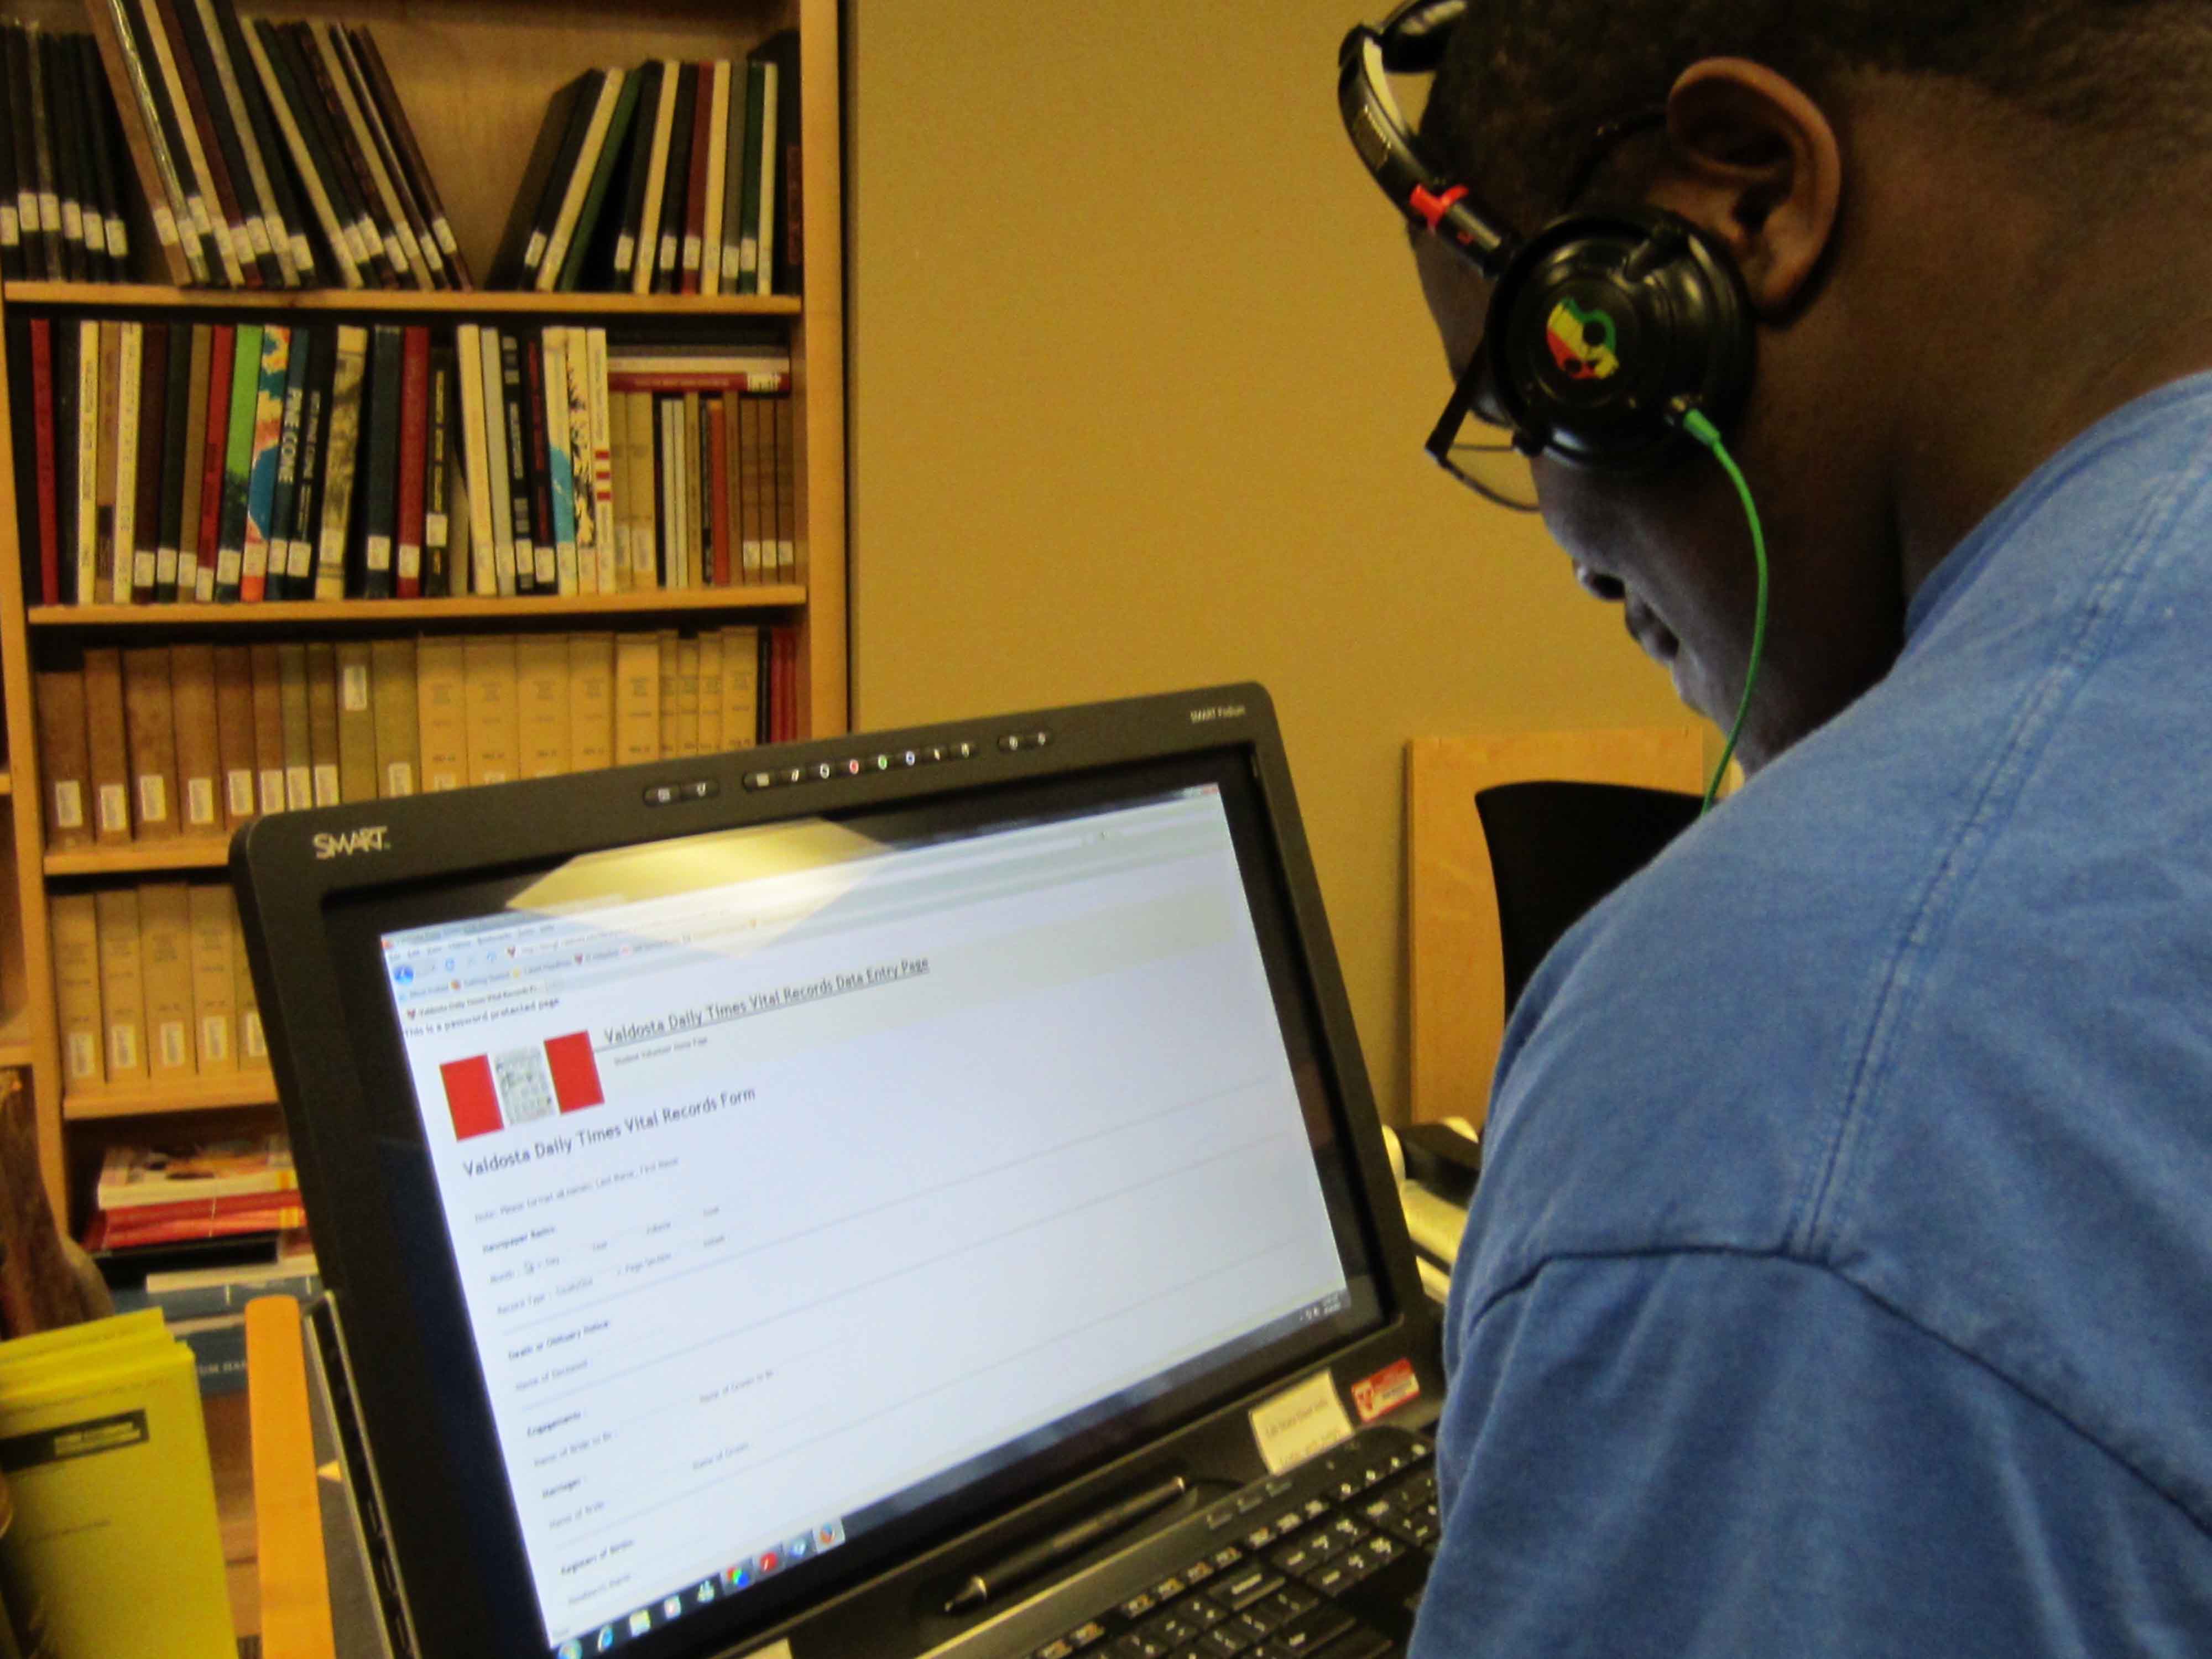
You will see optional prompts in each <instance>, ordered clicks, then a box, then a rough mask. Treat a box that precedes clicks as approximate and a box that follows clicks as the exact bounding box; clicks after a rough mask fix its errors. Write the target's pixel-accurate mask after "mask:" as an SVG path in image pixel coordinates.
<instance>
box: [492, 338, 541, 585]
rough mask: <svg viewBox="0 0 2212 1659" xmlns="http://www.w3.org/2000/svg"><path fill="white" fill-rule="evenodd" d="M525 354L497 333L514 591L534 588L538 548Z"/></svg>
mask: <svg viewBox="0 0 2212 1659" xmlns="http://www.w3.org/2000/svg"><path fill="white" fill-rule="evenodd" d="M527 355H528V354H526V352H525V351H524V350H523V349H522V342H521V339H520V337H518V336H517V335H515V334H513V333H512V332H507V331H502V332H501V335H500V337H499V394H500V403H501V410H502V413H503V415H504V416H505V419H506V422H507V495H508V500H507V513H508V520H509V522H510V524H511V525H512V526H513V537H514V591H515V592H518V593H534V592H537V591H538V551H537V544H536V539H535V538H534V536H533V535H532V529H533V526H532V520H531V509H532V489H531V477H530V402H529V397H528V392H527V390H526V386H525V381H524V374H523V363H524V360H525V358H526V356H527Z"/></svg>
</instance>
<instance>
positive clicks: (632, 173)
mask: <svg viewBox="0 0 2212 1659" xmlns="http://www.w3.org/2000/svg"><path fill="white" fill-rule="evenodd" d="M635 79H636V81H637V107H636V108H635V111H633V112H632V113H631V116H630V125H629V136H628V139H627V143H626V146H625V147H626V149H627V151H628V155H627V157H626V159H625V161H624V163H623V167H624V172H623V194H622V202H621V205H620V208H619V216H618V217H617V220H616V222H615V238H614V247H613V251H612V252H611V255H610V256H609V260H608V267H609V280H610V283H611V287H612V288H613V289H614V291H615V292H616V293H617V294H627V293H629V292H630V291H631V289H632V288H633V285H634V279H635V276H636V271H637V252H638V249H639V247H640V246H642V226H643V222H644V218H645V198H646V190H647V184H648V183H649V174H650V170H651V169H650V161H651V155H652V150H653V137H654V135H655V134H656V133H657V132H659V129H660V104H661V99H662V95H663V94H662V76H661V65H660V60H659V59H658V58H654V59H650V60H648V61H647V62H646V63H644V64H640V65H639V67H638V70H637V74H636V76H635Z"/></svg>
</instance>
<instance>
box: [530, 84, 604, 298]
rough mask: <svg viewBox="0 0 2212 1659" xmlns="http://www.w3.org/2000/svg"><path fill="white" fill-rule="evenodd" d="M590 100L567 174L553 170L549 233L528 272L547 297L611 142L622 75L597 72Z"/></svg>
mask: <svg viewBox="0 0 2212 1659" xmlns="http://www.w3.org/2000/svg"><path fill="white" fill-rule="evenodd" d="M599 74H600V76H601V77H602V78H601V79H600V80H599V82H597V84H596V87H595V88H594V92H593V95H592V100H591V112H590V116H589V118H588V120H587V122H586V125H585V128H584V131H583V137H582V140H581V142H580V143H579V144H578V146H577V148H576V149H575V152H574V155H568V156H566V157H564V159H565V160H566V161H567V162H568V167H567V171H566V172H565V173H562V172H561V171H559V170H557V169H556V173H555V174H554V179H553V183H554V185H555V187H556V191H557V195H558V201H557V203H556V206H555V210H554V216H553V220H552V224H551V228H550V234H547V235H546V237H545V242H544V248H543V249H542V250H541V252H540V253H539V256H538V261H537V264H536V265H535V267H534V268H533V269H532V270H531V272H530V285H531V286H532V288H534V289H537V290H538V292H540V293H541V294H550V293H551V292H552V291H553V290H554V289H556V288H557V287H558V286H559V285H560V280H561V269H562V265H563V264H566V263H567V261H568V243H569V240H570V239H571V238H572V237H574V235H575V234H576V222H577V219H578V216H580V214H581V213H582V211H583V208H584V197H585V196H586V192H588V191H589V190H590V189H591V184H592V175H593V174H594V173H597V171H598V167H599V152H600V150H601V149H603V148H605V145H606V144H607V143H610V142H611V138H610V136H609V133H610V129H611V126H612V125H613V121H614V112H615V109H616V106H617V105H618V104H619V103H620V102H621V100H622V88H623V78H624V77H623V72H622V70H618V69H611V70H602V71H599Z"/></svg>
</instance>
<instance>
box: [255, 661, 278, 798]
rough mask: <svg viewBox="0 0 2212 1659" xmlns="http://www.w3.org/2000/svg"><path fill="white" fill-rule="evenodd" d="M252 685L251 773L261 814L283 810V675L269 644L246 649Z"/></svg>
mask: <svg viewBox="0 0 2212 1659" xmlns="http://www.w3.org/2000/svg"><path fill="white" fill-rule="evenodd" d="M247 649H248V671H249V672H250V673H251V675H252V682H253V769H254V772H255V774H256V775H257V776H258V780H259V782H260V785H261V810H262V811H264V812H281V811H283V810H284V671H283V663H282V661H281V660H280V659H279V658H278V656H277V648H276V646H275V645H273V644H264V645H255V646H251V647H248V648H247Z"/></svg>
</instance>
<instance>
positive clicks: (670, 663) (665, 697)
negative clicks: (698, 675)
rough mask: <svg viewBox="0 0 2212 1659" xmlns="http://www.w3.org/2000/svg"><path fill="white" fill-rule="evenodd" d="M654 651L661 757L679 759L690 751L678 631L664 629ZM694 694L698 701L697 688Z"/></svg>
mask: <svg viewBox="0 0 2212 1659" xmlns="http://www.w3.org/2000/svg"><path fill="white" fill-rule="evenodd" d="M653 649H654V650H655V652H656V653H658V654H659V658H660V754H661V758H662V759H664V760H678V759H681V758H682V757H684V756H685V755H688V754H690V752H691V751H690V750H688V749H686V748H685V747H684V694H683V690H682V689H681V687H680V686H679V684H678V681H680V680H681V679H682V678H683V675H684V655H683V651H682V648H681V647H680V646H679V644H678V641H677V638H676V630H675V629H672V628H664V629H661V630H660V632H659V634H658V635H655V636H654V640H653ZM691 695H692V696H694V697H695V698H696V696H698V695H699V693H698V689H697V687H696V686H694V687H693V689H692V693H691ZM694 712H695V713H696V710H695V711H694ZM695 726H696V721H695Z"/></svg>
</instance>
